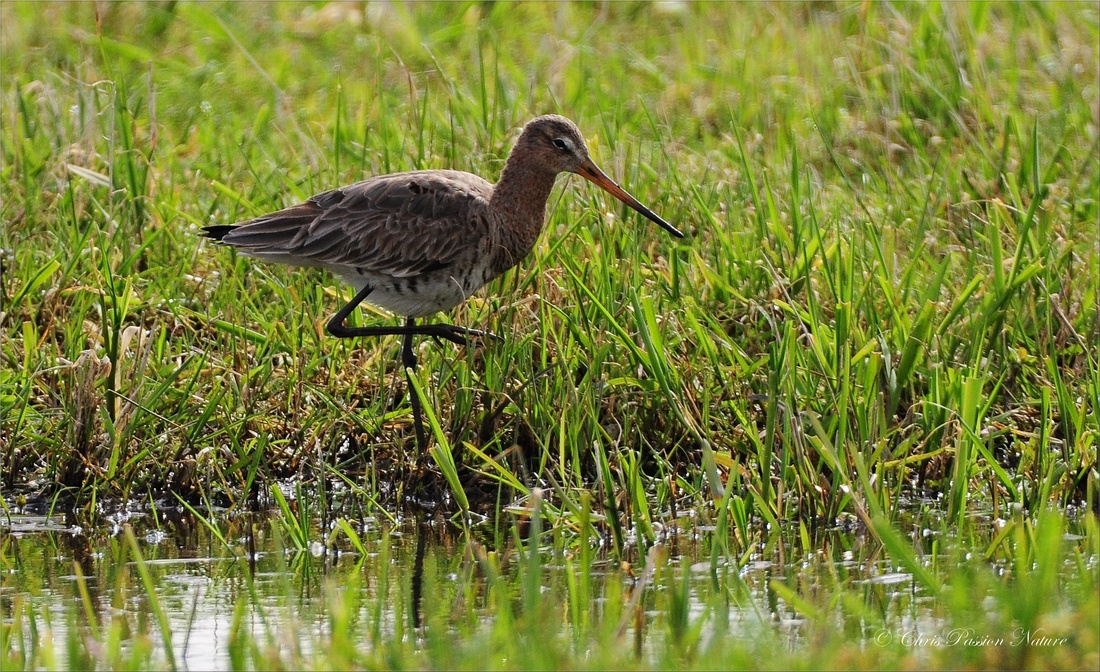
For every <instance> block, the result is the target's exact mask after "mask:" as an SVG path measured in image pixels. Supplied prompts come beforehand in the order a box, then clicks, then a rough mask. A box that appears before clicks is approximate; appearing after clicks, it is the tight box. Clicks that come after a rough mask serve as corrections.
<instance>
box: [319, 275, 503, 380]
mask: <svg viewBox="0 0 1100 672" xmlns="http://www.w3.org/2000/svg"><path fill="white" fill-rule="evenodd" d="M372 291H374V287H371V286H370V285H367V286H366V287H364V288H363V289H360V290H359V292H358V293H357V294H356V295H355V298H353V299H352V300H351V301H349V302H348V304H347V305H346V306H344V307H343V308H341V309H340V310H339V311H338V312H337V313H336V314H335V315H333V316H332V319H331V320H329V321H328V325H327V326H326V327H325V328H326V329H328V333H330V334H332V335H333V336H335V337H336V338H356V337H359V336H409V335H413V336H433V337H435V338H444V339H447V340H448V341H450V342H451V343H455V344H457V345H466V342H467V340H468V338H469V337H470V336H473V337H475V338H499V336H496V335H495V334H491V333H489V332H487V331H479V330H477V329H467V328H466V327H458V326H455V325H453V324H421V325H417V324H415V323H414V322H413V320H409V321H408V322H406V323H405V325H404V326H401V327H349V326H347V325H346V324H344V323H345V322H346V321H347V319H348V315H351V313H352V311H353V310H355V309H356V308H357V307H359V304H360V303H363V300H364V299H366V298H367V296H369V295H370V293H371V292H372ZM410 352H411V350H410ZM413 368H415V367H413Z"/></svg>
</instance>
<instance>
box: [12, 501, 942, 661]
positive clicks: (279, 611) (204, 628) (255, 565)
mask: <svg viewBox="0 0 1100 672" xmlns="http://www.w3.org/2000/svg"><path fill="white" fill-rule="evenodd" d="M344 522H345V523H346V524H347V525H348V526H349V527H350V529H351V530H352V531H353V532H354V533H355V534H356V535H357V536H358V538H359V542H360V543H361V545H362V550H363V552H359V550H357V546H356V545H355V544H353V543H350V537H349V536H348V535H347V534H346V532H344V531H343V529H344V528H342V527H340V526H339V525H336V524H331V525H328V526H327V527H326V528H325V529H321V528H320V527H319V526H318V525H313V526H312V527H310V528H309V529H307V530H305V531H304V532H303V531H302V530H298V531H297V532H288V529H287V525H288V524H289V523H288V522H287V520H286V519H285V518H284V517H282V516H280V515H277V514H265V513H252V512H243V513H229V512H222V513H220V514H219V516H218V517H217V518H216V519H215V522H213V523H208V522H206V521H204V520H202V519H201V518H199V517H197V516H195V515H192V514H190V513H188V512H187V511H186V510H183V509H174V510H165V509H158V510H156V511H152V510H136V511H134V510H131V511H129V512H126V513H122V514H119V515H116V516H113V517H111V518H110V520H109V523H110V524H109V525H105V526H99V527H97V528H95V529H82V528H80V527H79V526H76V525H73V524H72V523H70V522H69V521H67V520H66V519H64V518H60V517H46V516H30V515H12V516H10V517H9V518H8V519H7V520H5V521H3V522H2V525H3V532H4V534H3V541H2V543H0V553H2V559H3V561H4V567H5V570H6V571H5V574H4V578H3V585H2V587H0V611H2V613H3V618H4V624H5V625H6V626H10V625H11V624H12V623H13V622H14V620H13V616H12V615H13V614H14V613H15V611H16V610H17V609H21V610H22V613H23V614H24V618H23V620H22V621H21V623H22V627H23V629H24V630H29V629H30V628H31V627H32V626H31V625H30V619H33V621H34V623H35V624H36V625H35V626H34V627H38V628H42V626H43V625H44V624H47V623H48V628H49V632H48V634H46V635H45V636H46V637H49V638H51V639H52V640H53V641H54V642H57V643H58V644H56V645H55V648H56V650H57V651H58V655H59V656H64V655H65V651H66V647H65V646H62V645H60V643H61V642H65V641H66V637H68V635H69V633H70V630H71V629H75V630H76V631H77V632H78V633H81V634H85V633H88V632H90V631H91V630H93V629H103V628H108V627H120V628H122V630H123V632H124V633H126V636H134V635H140V636H143V637H147V638H148V639H149V640H150V641H151V642H152V644H153V646H154V648H156V649H158V650H159V649H161V648H162V647H163V645H164V642H163V641H161V639H160V631H159V630H158V627H157V625H156V614H155V612H154V605H153V600H151V599H150V596H149V594H148V593H147V592H146V591H145V589H144V587H143V584H142V581H141V578H140V573H139V571H138V564H137V562H136V561H135V558H134V556H133V553H132V552H131V551H130V548H129V542H128V540H127V537H126V530H127V529H129V530H132V533H133V536H134V538H135V539H136V542H137V548H138V549H139V551H140V555H141V558H142V561H143V563H144V566H145V568H146V569H147V570H148V572H149V574H150V576H151V578H152V581H153V584H154V586H155V590H154V592H155V597H156V601H157V602H159V604H160V607H161V608H162V609H163V611H164V614H165V615H166V617H167V620H168V625H169V628H168V630H169V632H170V633H171V650H172V651H173V652H174V655H175V658H176V660H177V662H178V664H179V666H180V667H182V668H189V669H204V670H205V669H209V670H217V669H228V668H229V667H230V666H231V660H230V653H229V652H230V650H231V648H232V645H233V641H234V638H235V637H236V638H238V639H239V638H240V636H241V635H245V636H249V635H250V636H251V639H253V640H254V641H255V642H260V643H263V644H264V645H268V646H275V647H278V648H279V649H280V650H289V651H294V652H296V655H295V658H300V657H302V656H304V657H306V658H307V659H308V657H309V655H310V647H311V646H315V645H318V644H319V643H321V642H325V641H327V633H329V632H330V629H331V627H332V620H331V618H332V616H331V607H332V606H333V604H334V601H339V602H340V603H341V604H343V605H345V606H347V605H351V606H352V608H351V612H350V613H352V614H353V617H354V618H356V619H358V621H359V623H360V624H361V627H360V628H357V632H360V631H361V632H362V636H363V638H364V640H363V642H364V644H363V645H364V646H369V645H370V643H371V642H377V641H379V640H381V639H384V638H394V637H396V638H407V637H410V636H411V637H415V636H416V634H415V633H416V632H417V629H419V628H421V627H444V628H452V627H454V625H453V623H454V619H458V620H462V619H464V618H465V619H468V618H470V617H473V618H475V619H476V620H486V621H487V620H489V619H491V618H492V615H493V613H494V603H493V601H492V600H493V599H496V598H495V597H493V596H490V595H489V593H490V590H489V588H488V584H489V580H488V579H487V578H486V575H487V572H489V570H487V569H486V568H494V569H492V571H497V572H499V573H500V575H501V576H503V577H504V578H505V580H507V581H510V582H512V583H511V584H509V585H510V586H512V588H514V589H515V590H514V595H515V596H517V597H513V598H512V599H515V600H517V601H519V600H522V599H524V598H523V588H522V582H521V581H519V577H521V576H522V574H523V571H524V568H525V567H526V565H525V564H524V563H525V562H526V560H525V557H526V556H525V553H524V552H522V551H521V550H520V549H517V548H516V545H515V541H516V539H517V536H515V535H516V534H522V533H519V529H520V528H519V526H513V527H512V528H511V529H508V530H506V531H505V532H503V533H501V532H499V531H495V530H491V529H486V530H474V531H473V532H472V533H471V534H470V536H467V535H466V534H465V533H463V532H462V531H461V530H456V529H455V528H453V527H450V526H448V525H445V524H442V523H440V522H438V521H430V520H429V521H427V522H421V523H419V524H418V523H417V522H415V521H410V522H409V523H408V524H406V525H404V526H398V527H394V526H389V525H388V524H387V525H382V524H379V523H378V521H375V520H372V519H364V520H362V521H344ZM486 527H489V525H488V524H487V525H486ZM681 527H682V529H681V531H680V533H679V534H678V535H675V536H671V535H670V537H669V538H670V539H676V540H677V541H676V543H675V545H673V544H672V543H671V542H670V543H669V544H667V545H665V546H664V547H662V548H661V553H662V554H664V555H662V556H661V557H662V562H663V563H665V564H663V565H662V566H663V567H667V568H668V569H670V570H671V572H669V571H667V570H661V571H659V572H658V573H657V574H658V575H660V576H659V577H654V574H653V568H652V567H651V566H650V565H651V564H652V563H651V562H647V559H650V560H651V559H652V557H654V556H652V555H647V554H645V553H641V552H639V553H637V554H636V556H635V557H634V558H633V563H632V565H631V564H630V563H620V561H619V560H617V559H613V558H611V557H610V556H609V555H608V554H607V552H606V548H607V545H606V544H600V543H599V540H598V538H597V537H594V538H593V549H592V551H591V554H590V556H589V557H590V565H589V566H590V567H591V568H592V569H591V571H589V572H588V577H589V578H590V580H591V581H592V586H591V596H590V602H591V609H592V610H593V613H597V612H599V613H615V614H618V613H619V610H624V611H623V613H622V615H621V619H622V620H621V626H620V627H621V629H622V630H623V632H624V634H626V636H627V637H629V638H630V640H632V641H633V642H634V643H635V646H636V647H637V649H638V650H639V651H641V650H642V648H643V643H645V642H650V643H652V642H653V641H654V639H655V638H656V639H659V638H662V637H666V636H668V635H667V633H666V631H665V630H663V629H657V628H653V627H651V626H650V625H649V624H651V623H654V622H660V621H661V620H662V618H664V617H662V616H661V613H662V610H663V609H665V608H667V606H666V605H667V601H668V598H667V597H666V596H664V595H662V594H661V593H662V591H666V590H668V589H670V588H669V587H670V586H672V585H675V584H676V582H678V581H680V579H676V578H670V577H673V576H674V575H675V576H680V575H683V573H684V572H686V581H687V583H686V584H684V585H687V586H689V588H690V594H689V595H688V599H689V602H688V603H687V605H686V610H687V614H688V616H689V618H701V617H703V615H704V614H706V615H707V617H708V618H709V619H710V620H709V621H708V624H707V626H706V627H707V628H708V629H711V628H718V629H722V630H727V629H738V628H740V629H752V628H754V627H763V626H762V624H768V623H771V624H773V625H772V626H767V627H774V626H775V625H776V624H777V625H778V626H779V627H780V628H781V630H782V631H784V632H788V633H790V636H791V637H792V638H797V637H798V633H799V626H800V624H801V623H802V620H801V619H800V618H799V617H798V616H797V615H796V613H795V612H794V611H793V610H791V609H790V607H789V606H788V605H786V604H785V602H784V600H783V599H782V598H781V596H780V595H778V594H777V593H776V592H775V590H773V583H772V582H773V580H778V581H781V582H783V583H785V584H786V585H788V586H792V587H795V588H796V589H806V590H808V591H814V590H830V589H831V587H834V586H836V585H838V584H848V585H860V584H859V582H863V583H862V585H864V588H865V590H866V591H867V596H868V599H870V600H872V601H873V602H875V603H877V604H878V605H879V607H878V608H879V609H880V610H882V611H883V612H890V611H892V612H894V613H895V614H896V615H900V616H904V617H906V618H909V619H910V620H911V619H912V618H913V617H914V615H919V614H918V613H917V612H918V608H917V606H916V604H917V603H916V602H915V601H914V599H913V598H914V597H918V596H919V592H920V591H919V590H917V589H916V588H915V586H914V585H913V581H912V577H910V576H908V575H903V574H900V573H897V572H893V571H892V568H891V567H889V566H887V565H886V564H885V563H883V562H881V561H880V560H877V559H875V558H869V557H861V556H860V555H859V553H860V548H861V544H860V540H859V536H860V532H859V531H858V530H834V531H831V532H829V533H828V535H831V536H828V538H822V539H819V540H817V542H818V543H816V544H815V549H816V550H814V551H813V552H811V553H808V554H807V555H805V556H803V555H801V554H799V553H798V552H797V551H796V550H795V548H796V545H794V544H791V542H790V540H787V539H785V538H783V537H776V536H775V535H773V536H772V538H771V539H772V540H771V541H770V542H769V543H768V544H766V545H762V547H761V549H760V551H759V552H757V553H754V554H751V555H749V556H747V557H746V558H745V560H744V561H743V564H742V566H741V567H738V566H737V565H736V563H731V562H730V561H729V560H728V559H726V558H725V557H724V556H723V555H722V554H715V553H712V551H713V550H714V549H713V546H712V545H713V544H714V543H717V542H716V541H715V539H714V536H715V535H714V534H713V533H712V532H707V531H705V530H703V529H702V527H703V526H694V527H693V525H692V523H691V522H690V520H689V519H684V520H683V521H682V526H681ZM296 535H299V536H296ZM761 538H765V537H763V536H761ZM543 539H544V540H546V543H549V538H548V537H543ZM711 558H717V560H718V562H716V563H712V561H711ZM780 558H782V559H784V560H785V561H786V562H781V561H780ZM666 560H667V562H666ZM579 561H580V557H579V556H578V555H577V549H576V547H575V546H573V547H570V545H569V544H568V543H565V544H561V543H557V542H555V543H553V544H551V545H546V544H545V543H544V544H543V545H542V546H541V547H540V563H541V564H540V568H541V569H540V571H541V573H542V575H541V576H542V578H541V590H542V591H543V592H545V593H549V594H557V595H559V596H560V595H565V594H567V593H568V592H569V591H570V590H575V589H576V588H575V586H574V585H573V584H571V583H570V581H571V580H572V579H575V577H571V576H570V573H571V572H572V573H575V572H576V568H577V563H578V562H579ZM681 568H682V570H681ZM662 572H664V573H663V574H662ZM489 573H491V572H489ZM658 579H659V580H658ZM645 582H649V585H646V586H644V588H645V589H644V590H641V589H639V590H635V589H636V588H639V585H640V584H644V583H645ZM82 583H83V588H82V586H81V584H82ZM719 586H720V587H721V588H720V589H719ZM82 590H83V591H85V593H86V595H87V598H84V597H83V596H82ZM510 590H511V589H510ZM716 594H721V595H722V598H723V599H722V600H721V601H720V602H717V603H716V602H715V601H714V599H713V597H714V595H716ZM85 600H86V602H85ZM85 604H87V605H90V609H86V606H85ZM620 605H621V606H620ZM716 605H718V606H716ZM718 612H721V613H718ZM716 613H717V614H718V615H717V616H715V614H716ZM47 617H48V621H47ZM89 618H91V619H93V621H94V622H93V621H89ZM619 618H620V617H619V616H616V617H615V620H616V621H619ZM449 619H450V620H449ZM425 624H427V625H426V626H425ZM27 637H28V638H29V637H30V633H29V632H28V633H27ZM58 662H59V664H63V663H62V661H58Z"/></svg>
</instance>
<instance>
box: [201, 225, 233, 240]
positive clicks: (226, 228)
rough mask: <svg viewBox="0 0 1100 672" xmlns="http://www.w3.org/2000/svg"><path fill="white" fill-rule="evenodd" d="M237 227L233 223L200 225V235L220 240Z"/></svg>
mask: <svg viewBox="0 0 1100 672" xmlns="http://www.w3.org/2000/svg"><path fill="white" fill-rule="evenodd" d="M235 228H237V226H236V225H235V224H218V225H215V226H204V227H202V235H204V236H206V237H207V238H210V239H211V240H221V239H222V238H225V236H226V234H228V233H230V232H231V231H233V229H235Z"/></svg>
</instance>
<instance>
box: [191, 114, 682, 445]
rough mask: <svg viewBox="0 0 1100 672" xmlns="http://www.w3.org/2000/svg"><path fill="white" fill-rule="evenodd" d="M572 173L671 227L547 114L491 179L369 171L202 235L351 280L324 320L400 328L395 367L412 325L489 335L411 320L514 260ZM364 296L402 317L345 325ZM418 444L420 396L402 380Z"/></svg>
mask: <svg viewBox="0 0 1100 672" xmlns="http://www.w3.org/2000/svg"><path fill="white" fill-rule="evenodd" d="M563 172H568V173H576V174H578V175H580V176H581V177H583V178H585V179H586V180H588V181H590V182H592V183H593V184H596V185H597V186H599V187H600V188H602V189H604V190H605V191H607V192H608V193H610V194H611V195H612V196H614V197H615V198H617V199H619V200H620V201H622V202H623V203H625V204H626V205H628V206H630V207H631V208H633V209H634V210H636V211H638V212H639V213H641V214H642V215H643V216H645V217H646V218H647V219H649V220H651V221H653V222H655V223H656V224H658V225H659V226H660V227H662V228H663V229H665V230H666V231H668V232H669V233H671V234H672V235H674V236H676V237H677V238H682V237H683V235H684V234H683V233H681V232H680V231H679V230H678V229H676V228H675V227H674V226H672V225H671V224H669V223H668V222H666V221H665V220H663V219H661V218H660V217H658V216H657V215H656V214H654V213H653V212H652V211H651V210H650V209H649V208H647V207H646V206H644V205H642V204H641V203H640V202H638V200H637V199H636V198H634V197H633V196H631V195H630V194H628V193H627V192H626V191H625V190H624V189H623V188H622V187H620V186H619V185H618V184H617V183H615V182H614V181H613V180H612V179H611V178H609V177H608V176H607V175H605V174H604V172H603V171H602V170H600V169H599V168H598V167H596V164H595V163H593V162H592V159H591V158H589V156H588V147H587V146H586V145H585V143H584V138H583V137H581V133H580V131H579V130H578V129H577V126H576V125H575V124H574V123H573V122H572V121H570V120H568V119H566V118H565V117H562V116H558V115H554V114H550V115H546V116H542V117H536V118H535V119H532V120H531V121H530V122H528V123H527V125H526V126H524V128H523V132H522V133H520V136H519V139H518V140H517V141H516V145H515V147H513V148H512V152H511V154H509V156H508V161H507V163H506V164H505V165H504V170H503V172H502V173H501V175H500V181H499V182H497V184H495V185H494V184H491V183H489V182H488V181H487V180H485V179H484V178H481V177H479V176H477V175H472V174H470V173H464V172H459V171H455V170H418V171H412V172H406V173H394V174H391V175H380V176H377V177H371V178H368V179H366V180H363V181H362V182H356V183H355V184H351V185H348V186H346V187H340V188H339V189H333V190H331V191H326V192H323V193H320V194H317V195H316V196H314V197H313V198H311V199H309V200H308V201H306V202H305V203H302V204H300V205H295V206H291V207H289V208H286V209H285V210H279V211H278V212H273V213H270V214H267V215H263V216H261V217H257V218H255V219H252V220H249V221H247V222H241V223H238V224H232V225H222V226H208V227H206V228H205V229H204V235H205V236H207V237H208V238H212V239H214V240H216V241H219V242H221V243H223V244H225V245H229V246H231V247H234V248H236V249H237V250H238V251H239V252H240V253H242V254H245V255H247V256H249V257H255V258H258V259H263V260H265V261H273V262H278V263H281V264H289V265H291V266H311V267H317V268H324V269H327V270H329V271H331V272H333V273H334V274H336V275H337V276H339V277H340V278H341V279H343V280H344V282H346V283H348V284H349V285H351V286H352V287H354V288H355V289H356V294H355V297H354V298H353V299H352V300H351V301H350V302H349V303H348V304H347V305H345V306H344V307H343V308H341V309H340V310H339V312H337V313H336V315H334V316H333V317H332V319H331V320H329V322H328V327H327V328H328V332H329V333H330V334H332V335H333V336H335V337H337V338H352V337H356V336H393V335H396V336H404V338H405V340H404V347H403V349H402V363H403V364H404V365H405V369H406V370H405V374H406V376H407V377H408V376H410V375H411V374H410V370H411V371H415V370H416V366H417V361H416V354H415V353H414V351H413V336H416V335H422V336H434V337H437V338H445V339H447V340H449V341H452V342H454V343H458V344H460V345H461V344H463V343H465V342H466V339H467V338H468V337H469V336H477V337H483V336H491V334H487V333H485V332H481V331H478V330H475V329H466V328H464V327H458V326H455V325H451V324H416V319H417V318H420V317H425V316H428V315H432V314H433V313H437V312H441V311H445V310H449V309H451V308H453V307H455V306H457V305H458V304H460V303H462V302H463V301H465V300H466V299H467V298H469V296H470V295H471V294H473V293H474V292H476V291H477V290H478V289H480V288H481V287H482V286H483V285H484V284H485V283H487V282H489V281H490V280H492V279H494V278H496V277H497V276H499V275H501V274H503V273H504V272H505V271H507V270H508V269H509V268H512V267H513V266H515V265H516V264H518V263H519V262H520V261H521V260H522V259H523V258H524V257H526V256H527V255H528V254H529V253H530V252H531V249H532V248H533V247H534V246H535V242H536V241H537V240H538V237H539V234H540V233H541V232H542V227H543V222H544V220H545V218H546V201H547V199H548V198H549V196H550V191H551V189H552V188H553V186H554V180H555V178H556V177H557V176H558V173H563ZM363 301H367V302H368V303H372V304H374V305H376V306H379V307H381V308H385V309H386V310H388V311H390V312H392V313H394V314H396V315H401V316H404V317H405V318H406V320H405V325H404V326H378V327H349V326H347V325H346V324H345V320H346V319H347V317H348V315H350V314H351V312H352V311H353V310H355V308H356V307H357V306H358V305H359V304H360V303H362V302H363ZM409 401H410V403H411V404H412V410H413V424H414V427H415V429H416V437H417V445H418V446H419V448H420V449H421V450H424V449H425V447H426V440H425V437H424V428H423V422H422V420H421V413H420V402H419V399H418V397H417V395H416V393H415V391H414V390H413V389H412V381H411V379H410V380H409Z"/></svg>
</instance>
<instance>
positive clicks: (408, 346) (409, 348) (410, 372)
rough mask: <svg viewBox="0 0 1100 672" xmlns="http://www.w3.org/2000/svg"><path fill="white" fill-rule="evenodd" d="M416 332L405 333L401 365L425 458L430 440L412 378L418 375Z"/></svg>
mask: <svg viewBox="0 0 1100 672" xmlns="http://www.w3.org/2000/svg"><path fill="white" fill-rule="evenodd" d="M405 324H406V326H408V327H409V328H410V329H412V328H413V327H414V326H415V320H413V318H411V317H410V318H408V321H407V322H405ZM415 335H416V334H415V332H413V331H406V332H405V345H404V346H403V347H402V348H401V363H402V364H404V365H405V381H406V382H407V383H408V385H409V404H411V405H412V412H413V429H415V430H416V447H417V448H418V449H419V453H420V455H421V456H423V455H424V454H425V453H426V452H427V451H428V439H427V438H426V437H425V436H424V419H423V417H421V413H422V411H421V408H420V395H419V394H417V393H416V388H415V387H413V382H412V377H413V376H414V375H416V365H417V362H416V353H415V352H414V351H413V336H415Z"/></svg>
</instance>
